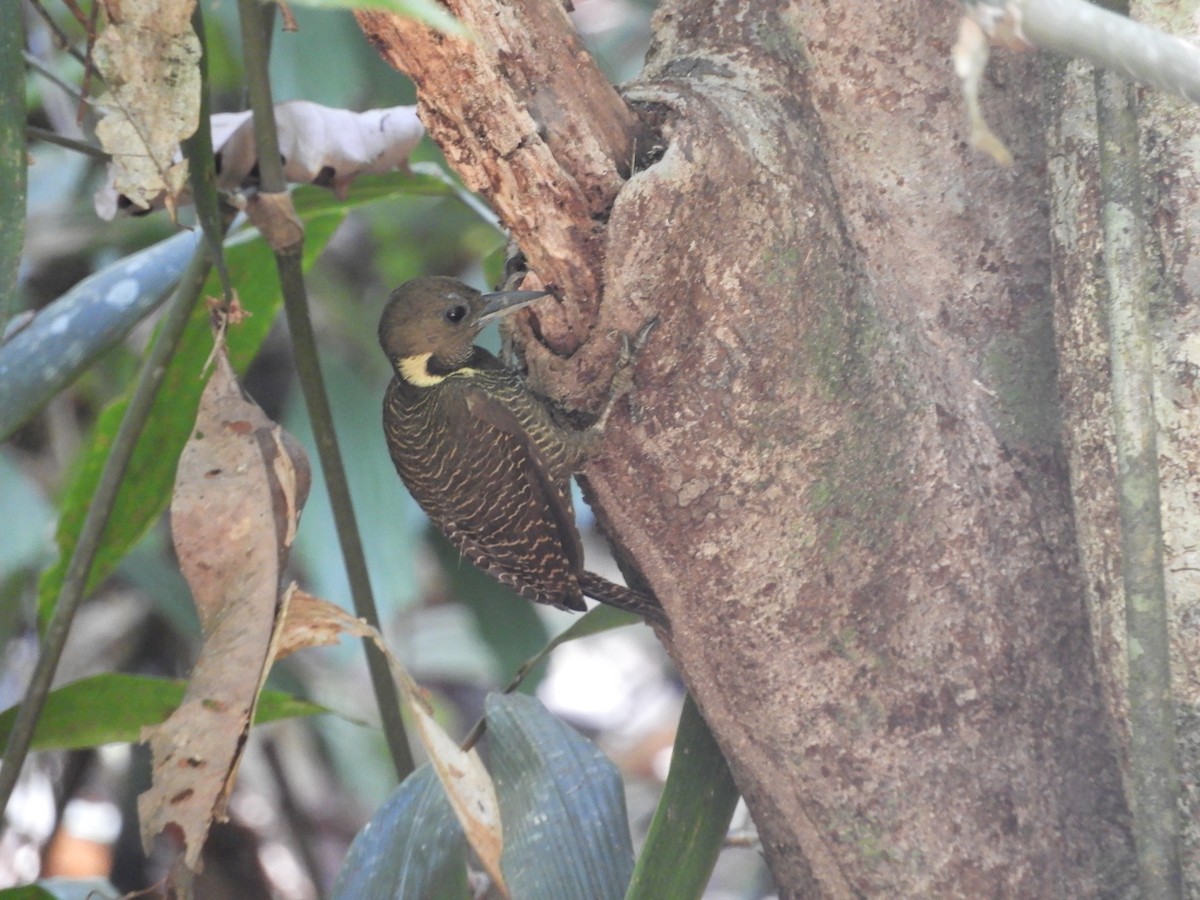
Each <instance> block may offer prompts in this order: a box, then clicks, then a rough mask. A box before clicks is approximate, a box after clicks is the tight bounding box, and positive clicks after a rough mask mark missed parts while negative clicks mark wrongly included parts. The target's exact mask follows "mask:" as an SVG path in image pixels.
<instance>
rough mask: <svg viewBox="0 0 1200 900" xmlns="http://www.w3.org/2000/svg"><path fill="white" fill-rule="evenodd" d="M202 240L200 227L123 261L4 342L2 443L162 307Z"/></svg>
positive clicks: (0, 353)
mask: <svg viewBox="0 0 1200 900" xmlns="http://www.w3.org/2000/svg"><path fill="white" fill-rule="evenodd" d="M198 242H199V232H198V231H196V232H190V231H183V232H180V233H179V234H176V235H174V236H172V237H169V238H167V239H166V240H165V241H159V242H158V243H157V244H154V245H153V246H151V247H147V248H146V249H145V250H141V251H139V252H137V253H134V254H131V255H130V256H127V257H125V258H124V259H121V260H118V261H117V262H115V263H113V264H112V265H111V266H107V267H106V268H104V269H101V270H100V271H99V272H97V273H95V274H94V275H91V276H89V277H87V278H85V279H84V280H83V281H81V282H79V283H78V284H77V285H75V286H74V287H73V288H71V289H70V290H69V291H67V292H66V293H65V294H63V295H62V296H61V297H59V298H58V299H57V300H55V301H54V302H53V303H51V304H50V305H49V306H47V307H46V308H45V309H43V310H42V311H41V312H39V313H38V314H37V315H36V316H35V317H34V318H33V319H32V320H31V321H30V322H29V324H28V325H27V326H26V327H25V328H23V329H22V330H20V331H18V332H17V333H16V334H14V335H13V337H12V338H11V339H10V340H8V341H6V342H5V343H4V344H2V345H0V385H2V388H0V440H3V439H4V438H6V437H8V436H9V435H10V434H12V433H13V432H14V431H15V430H16V429H17V428H19V427H20V426H21V425H22V424H23V423H24V422H25V421H26V420H27V419H29V417H30V416H32V415H33V414H34V413H36V412H37V411H38V410H39V409H41V408H42V407H43V406H45V404H46V403H47V402H48V401H49V400H50V398H51V397H53V396H54V395H55V394H57V393H58V392H59V391H60V390H62V389H63V388H64V387H66V386H67V385H68V384H70V383H71V382H72V381H74V380H75V379H76V378H78V377H79V374H80V373H81V372H82V371H83V370H84V369H86V368H87V367H88V366H90V365H91V364H92V363H93V362H94V361H95V360H96V358H97V357H99V356H100V355H101V354H103V353H105V352H106V351H108V350H109V349H111V348H112V347H113V346H114V345H115V344H117V343H119V342H120V341H121V340H123V339H124V338H125V336H126V335H127V334H129V332H130V331H131V330H132V329H133V327H134V326H135V325H137V323H138V322H140V321H141V320H142V319H144V318H145V317H146V316H147V315H148V314H149V313H150V312H152V311H153V310H155V309H156V308H158V307H159V306H160V305H161V304H162V302H163V301H164V300H165V299H166V298H167V296H168V295H169V294H170V293H171V289H172V287H173V285H174V284H175V283H176V282H177V281H178V280H179V276H180V275H181V274H183V270H184V268H186V266H187V263H188V260H189V259H190V258H191V255H192V253H193V251H194V250H195V249H196V245H197V243H198Z"/></svg>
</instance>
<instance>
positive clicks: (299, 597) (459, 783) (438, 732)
mask: <svg viewBox="0 0 1200 900" xmlns="http://www.w3.org/2000/svg"><path fill="white" fill-rule="evenodd" d="M293 587H294V585H293ZM289 593H291V595H292V599H291V602H290V603H289V604H288V608H287V615H286V619H285V621H284V624H283V627H282V629H281V631H282V634H281V636H280V639H279V651H278V655H279V656H280V657H282V656H285V655H287V654H288V653H291V652H294V651H295V650H300V649H303V648H305V647H317V646H322V645H324V644H332V643H334V642H336V641H337V640H338V638H340V637H341V635H343V634H352V635H357V636H358V637H365V638H368V639H370V640H372V641H374V642H375V644H376V646H378V647H379V649H380V650H382V651H383V654H384V656H386V657H387V661H388V666H389V667H390V668H391V671H392V677H393V678H394V679H395V680H396V685H397V686H398V687H399V688H400V696H401V697H402V698H403V700H404V705H405V706H406V707H407V708H408V711H409V713H410V714H411V716H412V718H413V721H415V722H416V725H417V733H418V735H419V736H420V739H421V744H422V746H423V747H424V748H425V752H426V753H427V754H428V755H429V760H430V762H431V763H432V764H433V767H434V770H435V771H436V772H437V776H438V780H439V781H441V783H442V787H443V788H444V789H445V791H446V796H447V798H448V799H449V800H450V806H451V807H452V808H453V809H454V814H455V816H457V817H458V821H459V823H460V824H461V825H462V827H463V831H464V832H465V833H466V836H467V840H468V842H470V844H471V847H472V849H474V851H475V853H476V855H477V856H478V857H479V859H480V862H482V863H483V867H484V868H485V869H486V870H487V872H488V875H490V876H491V878H492V881H493V883H494V884H495V885H496V886H497V887H498V888H499V889H500V890H501V891H502V892H504V896H508V895H507V892H506V891H505V889H504V876H503V873H502V872H501V871H500V852H501V849H502V848H503V836H502V833H501V830H500V805H499V803H498V802H497V800H496V788H495V786H494V785H493V783H492V778H491V776H490V775H489V774H488V772H487V769H486V768H484V765H483V761H482V760H481V759H480V758H479V754H478V753H477V752H476V751H475V750H467V751H464V750H461V749H459V747H458V745H457V744H456V743H455V742H454V741H453V740H452V739H451V738H450V736H449V735H448V734H446V732H445V731H444V730H443V729H442V727H441V726H440V725H439V724H438V723H437V720H436V719H434V717H433V710H432V709H431V708H430V706H429V703H428V701H427V700H426V699H425V696H424V692H423V691H422V690H421V688H420V687H419V686H418V685H417V684H416V682H414V681H413V680H412V677H411V676H410V675H409V674H408V672H407V671H406V670H405V669H404V667H403V666H402V665H401V664H400V662H399V661H398V660H397V659H396V658H395V656H393V655H392V653H391V651H389V650H388V648H387V647H386V646H385V645H384V642H383V638H382V636H381V635H380V634H379V632H378V631H376V630H375V629H374V628H372V627H371V626H370V625H368V624H367V623H366V622H364V621H362V620H361V619H356V618H354V617H353V616H351V615H350V614H349V613H347V612H346V611H345V610H343V609H341V608H340V607H338V606H334V605H333V604H332V603H329V602H327V601H325V600H321V599H318V598H317V597H313V596H311V595H310V594H306V593H305V592H304V591H301V590H295V591H289Z"/></svg>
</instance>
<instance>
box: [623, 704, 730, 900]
mask: <svg viewBox="0 0 1200 900" xmlns="http://www.w3.org/2000/svg"><path fill="white" fill-rule="evenodd" d="M738 796H739V795H738V789H737V785H735V784H734V783H733V774H732V773H731V772H730V771H729V764H728V763H727V762H726V761H725V756H724V755H723V754H722V753H721V748H720V747H718V746H717V742H716V740H715V739H714V738H713V735H712V731H710V730H709V727H708V723H707V722H705V721H704V717H703V716H701V715H700V710H699V709H698V708H697V707H696V702H695V701H694V700H693V699H692V697H691V695H690V694H689V695H688V696H687V698H686V699H685V700H684V701H683V712H682V713H680V715H679V730H678V731H677V732H676V734H675V749H674V751H673V753H672V754H671V771H670V773H669V774H668V775H667V784H666V786H665V787H664V788H663V794H662V799H660V800H659V802H658V808H657V809H656V810H655V811H654V818H653V819H652V820H651V822H650V830H649V832H648V833H647V835H646V843H645V845H644V846H643V847H642V853H641V855H640V856H639V857H638V861H637V865H636V866H635V867H634V870H633V878H632V879H631V880H630V883H629V891H628V892H627V893H626V894H625V900H661V898H670V900H687V898H691V897H695V898H699V897H702V896H704V889H705V887H706V886H707V885H708V879H709V878H710V877H711V875H712V870H713V866H715V865H716V864H717V857H718V856H720V854H721V848H722V847H723V846H724V844H725V835H726V833H727V832H728V831H729V820H730V819H731V818H733V810H734V808H735V807H736V806H737V802H738Z"/></svg>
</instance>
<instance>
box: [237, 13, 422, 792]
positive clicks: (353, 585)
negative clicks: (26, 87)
mask: <svg viewBox="0 0 1200 900" xmlns="http://www.w3.org/2000/svg"><path fill="white" fill-rule="evenodd" d="M272 12H273V10H272V8H271V7H269V6H267V7H264V6H261V5H260V4H259V3H258V2H257V0H238V14H239V18H240V21H241V26H242V49H243V54H244V61H245V69H246V82H247V85H248V88H249V94H250V106H251V109H253V111H254V137H255V143H256V145H257V151H258V164H259V175H260V178H261V185H262V192H263V193H264V194H276V195H280V196H286V191H287V182H286V181H285V179H284V176H283V166H282V164H281V163H280V159H279V139H278V135H277V134H276V132H275V114H274V109H275V107H274V102H273V101H272V99H271V82H270V79H269V76H268V74H267V62H268V56H269V54H268V47H269V46H270V27H269V23H270V17H271V14H272ZM301 249H302V248H301V245H300V243H297V244H294V245H292V246H289V247H285V248H282V249H279V248H277V249H276V251H275V263H276V267H277V268H278V270H279V283H280V287H281V288H282V290H283V303H284V309H285V311H286V313H287V320H288V329H289V330H290V331H291V334H292V349H293V355H294V358H295V362H296V371H297V374H298V375H299V377H300V387H301V390H302V391H303V392H304V401H305V404H306V405H307V407H308V416H309V419H310V420H311V422H312V430H313V438H314V440H315V441H316V444H317V455H318V456H319V457H320V460H321V471H322V472H324V474H325V483H326V485H327V486H328V488H329V501H330V505H331V506H332V508H333V518H334V523H335V525H336V526H337V533H338V541H339V542H340V543H341V547H342V556H343V558H344V559H345V562H346V575H347V577H348V579H349V581H350V593H351V596H352V598H353V602H354V611H355V613H356V614H357V615H358V616H360V617H361V618H363V619H366V621H367V622H368V623H369V624H371V625H372V626H374V627H375V628H376V629H377V630H381V629H380V621H379V612H378V610H377V609H376V607H375V597H374V594H373V593H372V591H371V579H370V577H369V575H368V574H367V562H366V556H365V555H364V553H363V547H362V538H361V537H360V535H359V532H358V526H357V524H356V522H355V515H354V505H353V503H352V501H351V499H350V485H349V483H348V482H347V480H346V470H345V466H344V465H343V464H342V454H341V450H340V449H339V447H338V441H337V433H336V432H335V430H334V426H333V414H332V411H331V410H330V406H329V396H328V395H327V394H326V392H325V381H324V378H323V377H322V375H321V364H320V360H319V358H318V357H317V343H316V337H315V335H314V334H313V327H312V320H311V318H310V317H309V311H308V296H307V291H306V289H305V285H304V275H303V273H302V271H301V266H300V262H301ZM363 643H364V646H365V649H366V654H367V667H368V668H369V670H370V673H371V681H372V683H373V684H374V686H375V696H376V699H377V700H378V702H379V714H380V718H381V719H382V721H383V730H384V735H385V736H386V738H387V742H388V747H389V749H390V750H391V754H392V762H393V763H394V765H395V767H396V774H397V776H398V777H399V778H400V780H401V781H403V780H404V779H405V778H406V777H408V775H409V773H410V772H412V770H413V769H414V768H415V765H414V762H413V757H412V750H411V749H410V748H409V743H408V735H407V734H406V732H405V730H404V721H403V719H402V718H401V715H400V694H399V692H398V689H397V687H396V685H395V683H394V682H393V681H392V677H391V673H390V671H389V669H388V664H387V660H386V659H385V658H384V656H383V654H382V653H381V652H380V651H379V649H378V648H376V647H375V646H373V645H372V644H371V643H370V642H369V641H365V640H364V642H363Z"/></svg>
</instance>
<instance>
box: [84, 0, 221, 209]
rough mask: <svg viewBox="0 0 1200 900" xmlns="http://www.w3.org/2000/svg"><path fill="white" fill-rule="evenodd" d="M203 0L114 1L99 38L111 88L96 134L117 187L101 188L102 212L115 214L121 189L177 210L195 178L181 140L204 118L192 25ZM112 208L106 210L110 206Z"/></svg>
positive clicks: (138, 202) (143, 204) (135, 199)
mask: <svg viewBox="0 0 1200 900" xmlns="http://www.w3.org/2000/svg"><path fill="white" fill-rule="evenodd" d="M194 6H195V0H182V2H180V0H123V2H122V3H120V4H119V6H117V5H111V9H110V16H111V19H110V21H109V24H108V27H107V28H105V29H104V31H103V32H102V33H101V35H100V37H99V38H97V39H96V47H95V51H94V58H95V61H96V68H97V69H99V71H100V73H101V74H102V75H103V76H104V81H105V83H106V84H107V86H108V90H107V91H106V92H105V93H104V95H103V96H101V97H100V98H99V100H98V101H97V105H98V106H99V107H100V109H101V110H102V111H103V113H104V117H103V118H102V119H101V120H100V122H99V123H98V124H97V125H96V136H97V137H98V138H99V139H100V143H101V145H102V146H103V147H104V149H105V150H107V151H108V152H109V153H111V154H112V162H111V163H109V178H110V183H111V190H110V189H109V188H107V187H106V188H102V189H101V190H100V191H99V192H98V193H97V194H96V208H97V212H99V213H100V215H101V216H102V217H103V218H110V219H111V218H112V215H113V214H115V212H116V206H117V198H118V196H124V197H126V198H128V199H129V201H130V202H131V203H132V204H133V206H135V207H137V208H138V209H142V210H147V209H150V207H151V206H152V205H154V204H157V205H160V206H161V205H164V204H165V205H166V206H167V207H168V208H170V209H173V208H174V204H175V202H176V200H177V198H178V197H179V195H180V193H181V192H182V191H183V190H184V188H185V186H186V183H187V163H185V162H184V161H183V160H182V159H181V158H180V157H179V142H180V141H182V140H183V139H185V138H187V137H190V136H191V135H192V134H194V133H195V131H196V127H197V125H199V123H200V68H199V62H200V40H199V38H197V37H196V33H195V31H193V29H192V25H191V16H192V9H193V8H194ZM106 212H107V213H108V215H105V213H106Z"/></svg>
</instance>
